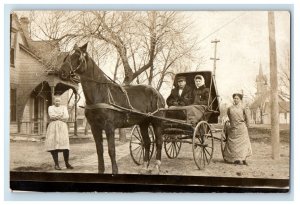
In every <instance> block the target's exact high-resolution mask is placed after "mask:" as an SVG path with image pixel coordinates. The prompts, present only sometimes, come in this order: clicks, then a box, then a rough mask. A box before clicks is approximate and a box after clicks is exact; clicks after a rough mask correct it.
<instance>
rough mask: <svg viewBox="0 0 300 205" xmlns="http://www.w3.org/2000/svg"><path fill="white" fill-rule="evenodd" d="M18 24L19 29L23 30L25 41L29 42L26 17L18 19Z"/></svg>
mask: <svg viewBox="0 0 300 205" xmlns="http://www.w3.org/2000/svg"><path fill="white" fill-rule="evenodd" d="M20 23H21V27H22V30H23V33H24V35H25V37H26V38H27V40H30V35H29V25H30V24H29V23H30V22H29V19H28V18H27V17H21V18H20Z"/></svg>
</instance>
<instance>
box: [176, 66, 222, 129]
mask: <svg viewBox="0 0 300 205" xmlns="http://www.w3.org/2000/svg"><path fill="white" fill-rule="evenodd" d="M196 75H202V76H203V78H204V80H205V86H206V88H208V89H209V99H208V105H207V106H208V110H210V111H212V113H211V115H210V117H209V119H208V123H218V117H219V115H220V106H219V105H220V104H219V98H218V97H219V95H218V92H217V86H216V82H215V77H214V75H213V73H212V71H194V72H183V73H177V74H176V75H175V78H174V82H173V85H174V86H177V79H178V77H181V76H184V77H185V78H186V85H188V86H189V87H190V88H192V89H194V88H195V82H194V78H195V76H196Z"/></svg>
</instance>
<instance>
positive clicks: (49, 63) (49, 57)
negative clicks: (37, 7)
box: [11, 13, 64, 72]
mask: <svg viewBox="0 0 300 205" xmlns="http://www.w3.org/2000/svg"><path fill="white" fill-rule="evenodd" d="M24 19H25V20H24ZM20 21H25V22H26V21H28V19H26V18H21V19H20V20H19V19H18V16H17V14H15V13H12V23H11V27H12V28H13V29H16V30H18V31H20V33H21V34H22V35H21V37H22V39H23V42H24V45H22V46H24V48H25V51H27V52H30V53H31V54H34V55H35V56H36V57H38V58H39V61H40V62H41V63H43V64H44V65H45V66H46V67H47V69H48V70H49V72H55V71H56V70H57V69H58V68H59V67H60V65H61V63H62V60H63V59H64V58H63V59H61V56H63V55H64V53H62V52H60V49H59V41H57V40H43V41H35V40H32V39H31V37H30V36H29V34H28V31H26V28H25V27H26V25H23V26H22V23H21V22H20ZM24 29H25V30H24Z"/></svg>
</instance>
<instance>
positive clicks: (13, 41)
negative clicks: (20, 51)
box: [10, 31, 16, 66]
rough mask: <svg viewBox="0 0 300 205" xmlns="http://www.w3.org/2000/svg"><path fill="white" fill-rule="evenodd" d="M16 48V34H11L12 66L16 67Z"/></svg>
mask: <svg viewBox="0 0 300 205" xmlns="http://www.w3.org/2000/svg"><path fill="white" fill-rule="evenodd" d="M15 47H16V33H15V32H13V31H12V32H11V33H10V65H11V66H14V65H15Z"/></svg>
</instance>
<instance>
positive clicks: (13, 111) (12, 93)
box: [10, 89, 17, 122]
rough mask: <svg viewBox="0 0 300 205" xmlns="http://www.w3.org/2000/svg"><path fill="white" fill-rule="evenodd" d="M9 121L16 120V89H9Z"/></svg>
mask: <svg viewBox="0 0 300 205" xmlns="http://www.w3.org/2000/svg"><path fill="white" fill-rule="evenodd" d="M10 121H11V122H16V121H17V90H16V89H10Z"/></svg>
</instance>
